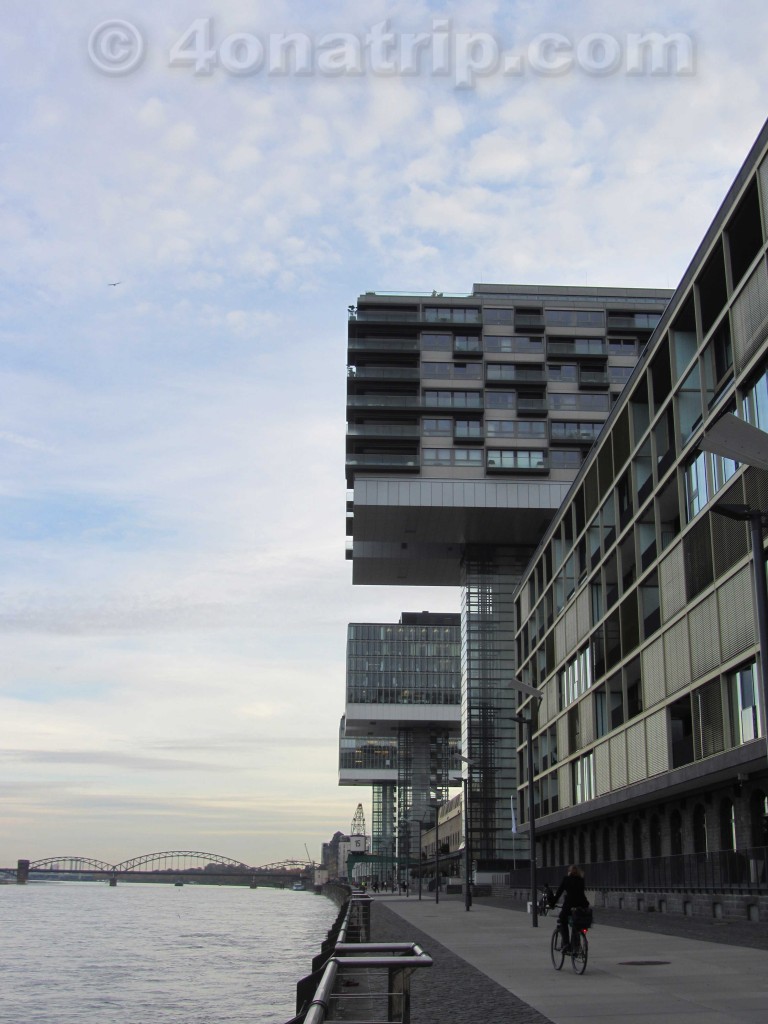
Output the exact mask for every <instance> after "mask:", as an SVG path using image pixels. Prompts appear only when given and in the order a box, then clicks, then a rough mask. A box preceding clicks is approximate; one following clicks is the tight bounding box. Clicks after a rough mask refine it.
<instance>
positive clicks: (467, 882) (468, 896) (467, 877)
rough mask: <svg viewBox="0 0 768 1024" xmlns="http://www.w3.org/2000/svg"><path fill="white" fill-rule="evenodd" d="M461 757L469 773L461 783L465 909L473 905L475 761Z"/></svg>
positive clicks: (461, 755)
mask: <svg viewBox="0 0 768 1024" xmlns="http://www.w3.org/2000/svg"><path fill="white" fill-rule="evenodd" d="M459 757H460V758H461V760H462V761H463V762H464V764H465V765H466V766H467V774H466V775H464V776H463V777H462V780H461V784H462V786H463V787H464V794H463V796H464V909H465V910H469V909H470V908H471V906H472V886H471V882H472V877H471V875H472V850H471V845H472V844H471V843H470V839H469V779H470V774H471V772H472V769H473V768H474V766H475V762H474V761H473V760H471V758H469V757H464V755H463V754H460V755H459Z"/></svg>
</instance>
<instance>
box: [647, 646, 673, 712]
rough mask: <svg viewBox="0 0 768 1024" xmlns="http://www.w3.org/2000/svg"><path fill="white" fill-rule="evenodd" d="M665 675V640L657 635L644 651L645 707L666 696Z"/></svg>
mask: <svg viewBox="0 0 768 1024" xmlns="http://www.w3.org/2000/svg"><path fill="white" fill-rule="evenodd" d="M664 677H665V672H664V641H663V639H662V637H657V638H656V639H655V640H654V641H653V642H652V643H650V644H648V646H647V647H646V648H645V649H644V650H643V653H642V678H643V707H644V708H652V707H653V706H654V704H658V703H659V702H660V701H662V700H664V698H665V697H666V695H667V688H666V685H665V681H664Z"/></svg>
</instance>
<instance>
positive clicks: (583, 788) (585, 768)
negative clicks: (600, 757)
mask: <svg viewBox="0 0 768 1024" xmlns="http://www.w3.org/2000/svg"><path fill="white" fill-rule="evenodd" d="M571 781H572V797H573V802H574V804H583V803H584V802H585V801H587V800H592V799H594V796H595V756H594V754H593V753H592V752H591V751H590V752H589V753H588V754H585V755H584V756H583V757H579V758H577V759H576V760H575V761H574V762H573V763H572V765H571Z"/></svg>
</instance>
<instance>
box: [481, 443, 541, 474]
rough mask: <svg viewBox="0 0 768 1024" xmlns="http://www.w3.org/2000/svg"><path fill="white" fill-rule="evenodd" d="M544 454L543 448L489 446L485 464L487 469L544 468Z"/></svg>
mask: <svg viewBox="0 0 768 1024" xmlns="http://www.w3.org/2000/svg"><path fill="white" fill-rule="evenodd" d="M546 454H547V453H546V451H545V450H544V449H543V448H542V449H534V450H528V449H525V448H489V449H488V454H487V461H486V465H487V466H488V468H489V469H519V470H526V469H545V468H546Z"/></svg>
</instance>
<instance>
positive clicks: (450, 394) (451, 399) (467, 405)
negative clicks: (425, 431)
mask: <svg viewBox="0 0 768 1024" xmlns="http://www.w3.org/2000/svg"><path fill="white" fill-rule="evenodd" d="M424 404H425V405H434V406H437V407H445V408H450V409H482V407H483V394H482V392H481V391H431V390H427V391H425V392H424Z"/></svg>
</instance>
